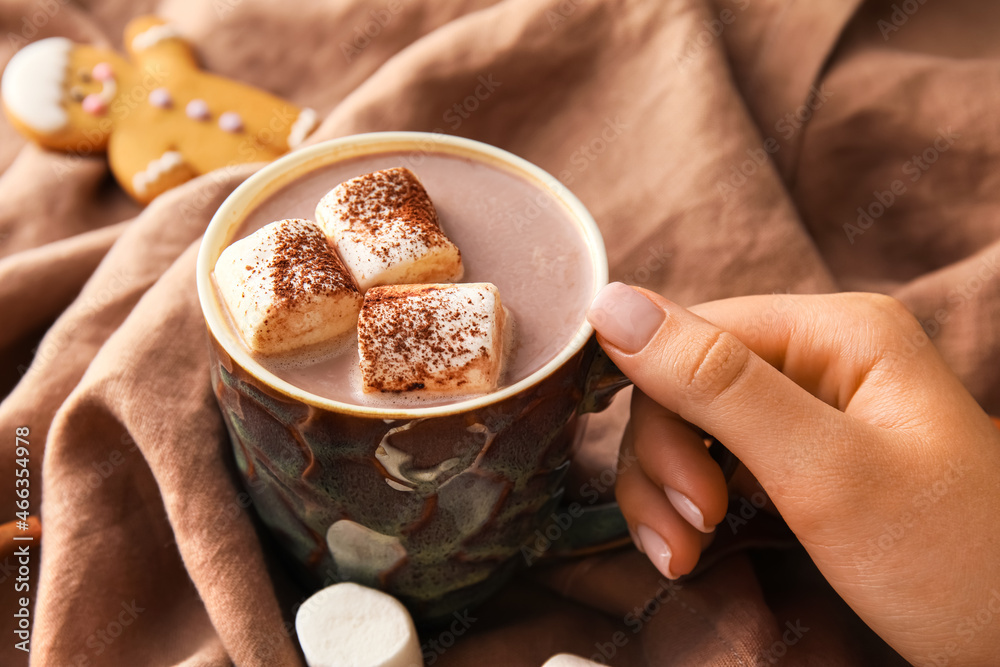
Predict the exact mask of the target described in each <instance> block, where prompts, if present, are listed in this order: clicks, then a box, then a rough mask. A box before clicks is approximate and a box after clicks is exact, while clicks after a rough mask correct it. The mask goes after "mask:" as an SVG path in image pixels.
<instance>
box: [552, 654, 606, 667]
mask: <svg viewBox="0 0 1000 667" xmlns="http://www.w3.org/2000/svg"><path fill="white" fill-rule="evenodd" d="M599 664H600V663H597V662H593V661H592V660H586V659H585V658H581V657H579V656H576V655H571V654H569V653H559V654H558V655H554V656H552V657H551V658H549V659H548V660H546V661H545V664H544V665H542V667H598V665H599Z"/></svg>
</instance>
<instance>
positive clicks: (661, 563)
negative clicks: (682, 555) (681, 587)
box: [635, 526, 677, 579]
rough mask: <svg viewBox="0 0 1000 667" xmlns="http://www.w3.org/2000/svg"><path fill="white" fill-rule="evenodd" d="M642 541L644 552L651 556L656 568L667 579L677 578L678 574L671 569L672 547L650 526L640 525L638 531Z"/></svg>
mask: <svg viewBox="0 0 1000 667" xmlns="http://www.w3.org/2000/svg"><path fill="white" fill-rule="evenodd" d="M635 532H636V533H638V535H639V541H640V542H642V552H643V553H645V554H646V555H647V556H649V560H651V561H652V562H653V565H655V566H656V569H657V570H659V571H660V574H662V575H663V576H664V577H666V578H667V579H676V578H677V575H675V574H674V573H673V572H671V571H670V557H671V555H672V554H671V553H670V547H668V546H667V543H666V542H664V541H663V538H662V537H660V536H659V535H657V534H656V533H655V532H654V531H653V529H652V528H650V527H649V526H639V527H638V528H637V529H636V531H635Z"/></svg>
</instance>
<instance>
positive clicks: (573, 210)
mask: <svg viewBox="0 0 1000 667" xmlns="http://www.w3.org/2000/svg"><path fill="white" fill-rule="evenodd" d="M381 152H409V153H410V154H411V155H414V156H419V155H423V154H427V153H446V154H449V155H455V156H460V157H466V158H471V159H474V160H476V161H478V162H485V163H488V164H491V165H493V166H496V167H499V168H502V169H505V170H506V171H508V172H509V173H513V174H516V175H518V176H521V177H522V178H525V179H526V180H528V181H529V182H531V183H532V184H534V185H535V186H536V187H538V188H539V189H540V191H541V192H545V193H548V194H549V195H550V196H551V197H552V198H553V200H554V201H555V202H556V203H557V204H561V205H562V206H563V207H564V208H565V209H567V211H568V212H569V213H570V217H571V218H572V220H573V221H574V223H575V224H577V225H578V226H579V227H580V228H581V232H582V233H583V238H584V240H585V242H586V245H587V248H588V250H589V251H590V253H589V254H590V258H591V262H592V268H593V271H594V274H593V275H594V295H596V293H597V292H598V291H599V290H600V289H601V288H602V287H603V286H604V285H606V284H607V282H608V261H607V252H606V250H605V247H604V239H603V238H602V236H601V232H600V230H599V229H598V227H597V223H596V222H595V221H594V218H593V216H591V215H590V212H589V211H588V210H587V208H586V207H585V206H584V205H583V203H582V202H580V200H579V199H578V198H577V197H576V196H575V195H574V194H573V193H572V192H570V191H569V189H568V188H567V187H566V186H565V185H563V184H562V183H561V182H559V181H558V180H557V179H556V178H555V177H553V176H552V175H551V174H549V173H548V172H546V171H545V170H543V169H542V168H541V167H538V166H536V165H534V164H532V163H531V162H528V161H527V160H525V159H524V158H520V157H518V156H516V155H514V154H513V153H509V152H508V151H505V150H503V149H501V148H497V147H495V146H491V145H489V144H485V143H482V142H479V141H475V140H473V139H465V138H463V137H454V136H451V135H444V134H433V133H429V132H372V133H367V134H355V135H350V136H347V137H341V138H338V139H331V140H329V141H324V142H320V143H317V144H313V145H311V146H307V147H305V148H300V149H298V150H296V151H294V152H292V153H289V154H288V155H285V156H283V157H280V158H278V159H277V160H275V161H274V162H271V163H270V164H268V165H267V166H265V167H263V168H262V169H261V170H260V171H257V172H256V173H254V174H253V175H252V176H250V177H249V178H248V179H247V180H246V181H244V182H243V183H241V184H240V185H239V186H238V187H237V188H236V189H235V190H233V192H232V193H231V194H230V195H229V196H228V197H227V198H226V199H225V201H223V202H222V204H221V205H220V206H219V209H218V210H217V211H216V212H215V215H213V216H212V220H211V221H210V222H209V223H208V227H207V228H206V229H205V234H204V235H203V236H202V240H201V246H200V248H199V249H198V260H197V265H196V278H197V285H198V301H199V303H200V305H201V311H202V315H203V316H204V318H205V322H206V324H207V325H208V329H209V332H210V333H211V335H212V336H213V337H214V338H215V340H216V341H217V343H218V344H219V345H221V346H222V349H223V350H225V352H226V354H228V355H229V357H230V358H231V359H232V360H233V361H234V362H235V363H237V364H238V365H239V366H240V367H241V368H243V369H244V370H245V371H246V372H247V373H249V374H250V375H252V376H253V377H254V378H256V379H257V380H258V381H260V382H261V383H263V384H265V385H267V386H269V387H271V388H272V389H275V390H277V391H280V392H281V393H283V394H285V395H287V396H289V397H291V398H293V399H295V400H297V401H300V402H302V403H305V404H307V405H310V406H314V407H317V408H322V409H324V410H328V411H331V412H337V413H343V414H352V415H356V416H360V417H370V418H375V419H422V418H427V417H441V416H445V415H452V414H461V413H463V412H469V411H471V410H476V409H479V408H483V407H485V406H487V405H491V404H494V403H498V402H500V401H503V400H506V399H507V398H510V397H511V396H515V395H517V394H519V393H520V392H522V391H524V390H526V389H528V388H530V387H532V386H534V385H537V384H538V383H539V382H541V381H542V380H544V379H545V378H547V377H548V376H550V375H552V374H553V373H554V372H555V371H556V370H558V369H559V368H561V367H562V366H563V364H565V363H566V362H567V361H568V360H569V359H571V358H572V357H573V356H574V355H576V354H577V353H578V352H579V351H580V350H581V349H583V346H584V345H585V344H586V343H587V341H588V340H589V339H590V337H591V335H592V334H593V333H594V329H593V327H591V325H590V323H589V322H587V320H586V318H584V320H583V322H582V323H581V325H580V327H579V328H578V329H577V331H576V332H575V333H574V334H573V336H572V337H571V338H570V339H569V341H568V342H567V343H566V345H564V346H563V347H562V348H561V349H560V350H559V352H558V353H557V354H556V355H555V356H554V357H553V358H552V359H550V360H549V361H548V362H546V364H545V365H544V366H542V367H541V368H539V369H538V370H536V371H535V372H534V373H532V374H531V375H528V376H527V377H525V378H522V379H521V380H519V381H517V382H515V383H514V384H511V385H509V386H506V387H504V388H502V389H500V390H499V391H495V392H491V393H489V394H485V395H483V396H477V397H474V398H470V399H465V400H461V401H456V402H454V403H448V404H446V405H436V406H431V407H422V408H383V407H373V406H364V405H357V404H354V403H345V402H342V401H335V400H332V399H329V398H325V397H323V396H319V395H317V394H313V393H311V392H308V391H305V390H303V389H301V388H299V387H297V386H295V385H293V384H291V383H290V382H288V381H286V380H283V379H282V378H280V377H278V376H277V375H275V374H273V373H271V372H270V371H268V370H267V369H265V368H264V367H263V366H261V365H260V364H259V363H258V362H257V361H256V360H255V359H254V358H253V357H252V356H251V354H250V352H249V350H247V348H246V347H244V345H243V343H242V341H240V340H239V337H238V334H236V332H235V331H233V330H232V329H231V327H230V326H229V324H228V323H227V321H226V316H225V314H224V312H223V310H222V309H223V308H224V307H225V306H224V305H223V304H222V303H221V302H220V300H219V299H218V296H217V293H216V290H215V288H214V286H213V284H212V280H211V274H212V270H213V269H214V267H215V262H216V261H217V260H218V258H219V255H220V254H221V253H222V251H223V250H224V249H225V248H226V246H228V245H229V244H230V243H231V241H232V236H233V234H234V233H235V231H236V230H237V228H238V227H239V226H240V225H241V224H242V223H243V221H244V220H245V218H246V216H247V214H248V213H249V212H251V211H252V210H253V209H254V208H255V207H256V206H257V205H259V204H260V203H261V202H263V201H264V200H265V199H266V198H268V197H269V196H271V195H272V194H274V193H275V192H277V191H278V190H280V189H281V188H282V187H284V186H285V185H287V184H289V183H291V182H292V181H294V180H295V179H297V178H299V177H300V176H303V175H305V174H306V173H308V172H311V171H314V170H315V169H320V168H322V167H325V166H327V165H330V164H333V163H335V162H340V161H343V160H348V159H351V158H355V157H361V156H364V155H369V154H371V153H381ZM592 296H593V295H592Z"/></svg>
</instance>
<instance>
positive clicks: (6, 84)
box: [0, 37, 73, 134]
mask: <svg viewBox="0 0 1000 667" xmlns="http://www.w3.org/2000/svg"><path fill="white" fill-rule="evenodd" d="M72 48H73V42H71V41H70V40H68V39H66V38H65V37H49V38H48V39H42V40H39V41H37V42H34V43H32V44H29V45H28V46H26V47H24V48H23V49H21V50H20V51H18V52H17V53H15V54H14V57H13V58H11V59H10V62H9V63H7V69H5V70H4V72H3V81H2V83H0V96H2V97H3V103H4V106H6V107H7V110H8V111H9V112H10V113H11V114H12V115H13V116H14V117H15V118H17V120H18V121H19V122H21V123H23V124H25V125H27V126H28V127H29V128H31V129H32V130H34V131H35V132H38V133H40V134H50V133H52V132H57V131H58V130H61V129H62V128H63V127H65V126H66V124H67V123H68V122H69V115H68V114H67V113H66V109H64V108H63V106H62V103H63V94H64V90H65V87H66V84H67V74H68V71H69V53H70V50H71V49H72Z"/></svg>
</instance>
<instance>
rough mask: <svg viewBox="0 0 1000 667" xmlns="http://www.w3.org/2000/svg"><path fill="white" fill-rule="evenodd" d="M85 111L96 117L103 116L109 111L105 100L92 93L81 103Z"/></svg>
mask: <svg viewBox="0 0 1000 667" xmlns="http://www.w3.org/2000/svg"><path fill="white" fill-rule="evenodd" d="M81 105H82V106H83V110H84V111H86V112H87V113H89V114H91V115H94V116H103V115H104V113H105V112H106V111H107V110H108V105H107V104H105V102H104V98H103V97H101V96H100V95H97V94H95V93H91V94H90V95H87V96H86V97H84V98H83V102H81Z"/></svg>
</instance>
